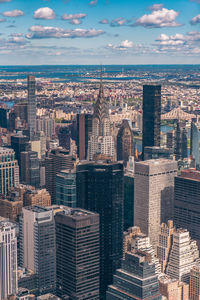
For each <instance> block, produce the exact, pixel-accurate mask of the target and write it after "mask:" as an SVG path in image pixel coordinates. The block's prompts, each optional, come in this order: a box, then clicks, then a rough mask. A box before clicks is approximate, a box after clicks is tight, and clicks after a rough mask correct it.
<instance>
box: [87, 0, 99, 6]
mask: <svg viewBox="0 0 200 300" xmlns="http://www.w3.org/2000/svg"><path fill="white" fill-rule="evenodd" d="M97 3H98V0H92V1H90V2H89V5H91V6H95V5H97Z"/></svg>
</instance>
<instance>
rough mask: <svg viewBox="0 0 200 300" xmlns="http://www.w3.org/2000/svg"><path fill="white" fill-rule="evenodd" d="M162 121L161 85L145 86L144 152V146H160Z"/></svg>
mask: <svg viewBox="0 0 200 300" xmlns="http://www.w3.org/2000/svg"><path fill="white" fill-rule="evenodd" d="M160 122H161V86H160V85H144V86H143V135H142V149H143V150H142V153H143V156H144V148H145V147H152V146H158V147H159V146H160Z"/></svg>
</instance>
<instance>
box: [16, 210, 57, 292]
mask: <svg viewBox="0 0 200 300" xmlns="http://www.w3.org/2000/svg"><path fill="white" fill-rule="evenodd" d="M20 256H21V257H20V264H21V266H23V267H25V268H27V269H30V270H32V271H33V272H34V273H36V275H37V288H38V290H39V293H40V294H45V293H47V292H53V291H54V290H55V281H56V272H55V266H56V264H55V223H54V216H53V212H52V210H50V209H47V208H44V207H41V206H29V207H23V209H22V217H21V220H20Z"/></svg>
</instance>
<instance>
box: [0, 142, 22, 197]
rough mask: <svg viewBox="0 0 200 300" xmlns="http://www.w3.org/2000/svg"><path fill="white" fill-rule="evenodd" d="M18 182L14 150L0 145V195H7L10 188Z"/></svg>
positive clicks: (17, 167)
mask: <svg viewBox="0 0 200 300" xmlns="http://www.w3.org/2000/svg"><path fill="white" fill-rule="evenodd" d="M18 184H19V166H18V162H17V160H16V159H15V152H14V151H13V150H12V149H9V148H3V147H0V195H7V194H8V191H9V189H10V188H12V187H15V186H16V185H18Z"/></svg>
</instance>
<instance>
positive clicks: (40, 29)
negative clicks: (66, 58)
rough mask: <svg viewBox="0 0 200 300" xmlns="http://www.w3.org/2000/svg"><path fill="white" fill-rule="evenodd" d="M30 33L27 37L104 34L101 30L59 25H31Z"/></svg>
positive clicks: (66, 36) (76, 36)
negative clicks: (61, 26)
mask: <svg viewBox="0 0 200 300" xmlns="http://www.w3.org/2000/svg"><path fill="white" fill-rule="evenodd" d="M29 31H30V33H29V34H27V35H26V37H27V38H28V39H46V38H81V37H83V38H84V37H85V38H91V37H96V36H99V35H102V34H104V31H103V30H97V29H82V28H76V29H63V28H59V27H48V26H39V25H36V26H32V27H31V28H30V29H29Z"/></svg>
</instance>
